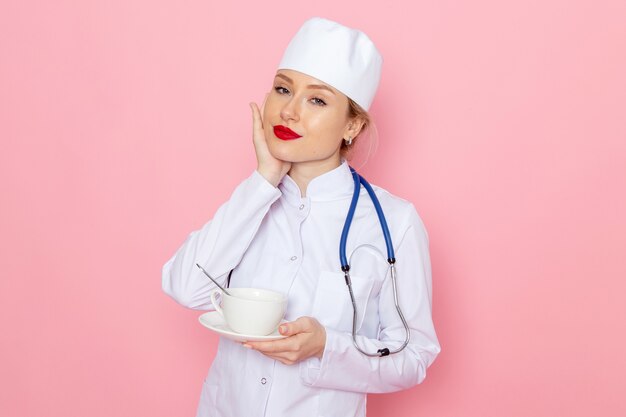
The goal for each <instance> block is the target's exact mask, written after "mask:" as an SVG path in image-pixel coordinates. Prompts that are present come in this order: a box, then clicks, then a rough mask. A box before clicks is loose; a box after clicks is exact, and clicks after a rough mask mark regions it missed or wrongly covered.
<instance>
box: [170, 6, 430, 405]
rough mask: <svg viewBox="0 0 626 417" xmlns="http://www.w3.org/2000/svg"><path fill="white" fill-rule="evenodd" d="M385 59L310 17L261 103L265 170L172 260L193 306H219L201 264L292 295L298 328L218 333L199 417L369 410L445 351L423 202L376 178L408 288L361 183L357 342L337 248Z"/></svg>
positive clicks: (257, 117) (355, 244)
mask: <svg viewBox="0 0 626 417" xmlns="http://www.w3.org/2000/svg"><path fill="white" fill-rule="evenodd" d="M381 65H382V58H381V56H380V54H379V52H378V50H377V49H376V47H375V46H374V44H373V43H372V42H371V40H370V39H369V38H368V37H367V36H366V35H365V34H364V33H363V32H361V31H358V30H355V29H351V28H348V27H345V26H342V25H340V24H338V23H336V22H333V21H330V20H327V19H322V18H312V19H309V20H308V21H306V22H305V23H304V25H303V26H302V27H301V29H300V30H299V31H298V33H297V34H296V36H295V37H294V38H293V39H292V41H291V42H290V44H289V46H288V47H287V50H286V51H285V54H284V56H283V59H282V61H281V63H280V65H279V67H278V70H277V72H276V75H275V77H274V80H273V86H272V89H271V91H270V92H269V93H268V95H267V96H266V99H265V102H264V104H263V106H262V109H261V110H259V108H258V106H257V105H256V104H254V103H251V104H250V106H251V109H252V115H253V143H254V147H255V151H256V156H257V161H258V165H257V169H256V170H254V171H253V172H252V174H251V175H250V176H249V177H248V178H247V179H245V180H244V181H243V182H242V183H241V184H240V185H239V186H237V188H236V189H235V190H234V192H233V194H232V196H231V198H230V199H229V200H228V201H227V202H226V203H224V204H223V205H222V206H221V207H220V208H219V209H218V211H217V212H216V214H215V216H214V218H213V219H212V220H211V221H209V222H208V223H207V224H205V225H204V226H203V227H202V228H201V229H200V230H198V231H195V232H193V233H191V234H190V235H189V237H188V238H187V240H186V241H185V242H184V244H183V245H182V246H181V247H180V249H178V251H177V252H176V254H174V256H173V257H172V258H171V259H170V260H169V261H168V262H167V263H166V264H165V265H164V267H163V290H164V291H165V292H166V293H167V294H169V295H170V296H171V297H173V298H174V299H175V300H176V301H178V302H179V303H180V304H182V305H184V306H186V307H190V308H194V309H199V310H211V309H213V307H212V305H211V303H210V301H209V294H210V293H211V292H212V291H213V290H214V289H215V288H216V287H215V285H214V284H213V283H212V282H211V281H210V280H209V279H208V278H207V277H206V276H205V275H203V273H202V272H201V271H200V270H199V269H198V268H196V263H198V264H200V265H202V266H203V268H204V269H205V270H206V271H207V272H208V273H209V275H211V276H212V277H214V278H216V279H217V280H219V281H220V282H221V283H222V284H223V286H226V285H227V282H228V281H230V286H231V287H261V288H267V289H271V290H275V291H279V292H282V293H284V294H287V296H288V306H287V312H286V315H285V319H286V320H287V321H288V322H287V323H285V324H283V325H281V326H280V328H279V331H280V333H281V334H282V335H284V336H286V337H285V338H282V339H279V340H274V341H262V342H245V343H240V342H235V341H233V340H229V339H227V338H220V342H219V346H218V350H217V354H216V357H215V360H214V361H213V364H212V366H211V369H210V371H209V374H208V376H207V378H206V380H205V382H204V386H203V389H202V393H201V398H200V404H199V406H198V414H197V415H198V416H199V417H205V416H226V417H236V416H242V417H244V416H246V417H247V416H272V417H274V416H298V417H307V416H341V417H346V416H364V415H365V409H366V393H369V392H376V393H381V392H392V391H397V390H401V389H405V388H409V387H411V386H413V385H415V384H418V383H420V382H421V381H423V379H424V378H425V376H426V368H427V367H428V366H429V365H430V364H431V363H432V362H433V361H434V359H435V357H436V356H437V354H438V353H439V351H440V347H439V343H438V340H437V336H436V334H435V330H434V327H433V323H432V319H431V299H432V295H431V269H430V260H429V254H428V236H427V234H426V230H425V228H424V225H423V223H422V221H421V219H420V217H419V216H418V214H417V212H416V210H415V208H414V206H413V205H412V204H411V203H409V202H407V201H405V200H402V199H400V198H398V197H395V196H393V195H391V194H390V193H389V192H387V191H385V190H384V189H382V188H380V187H376V186H373V191H374V193H375V195H376V196H377V198H378V200H379V201H380V205H381V207H382V209H383V211H384V214H385V217H386V222H387V224H388V228H389V231H390V237H391V242H392V243H393V249H394V250H395V256H396V258H397V261H396V262H395V264H394V267H395V270H396V271H397V274H396V275H397V280H396V281H397V292H395V291H394V285H395V284H394V280H392V277H391V274H390V265H389V263H387V259H386V258H387V257H388V256H387V246H386V244H385V239H384V238H383V233H382V231H381V223H380V221H379V218H378V216H377V213H376V210H375V206H374V204H373V202H372V200H371V199H370V198H369V196H368V193H367V191H366V190H365V189H364V188H360V194H359V196H360V198H359V200H358V204H357V205H356V208H355V212H354V217H353V220H352V223H351V226H350V232H349V234H348V236H347V242H346V257H349V261H350V262H349V264H350V270H349V273H350V277H351V285H352V293H353V296H354V300H355V304H356V307H357V312H358V314H357V318H356V322H355V324H354V330H355V335H354V340H353V304H352V302H351V295H350V292H349V290H348V287H347V285H346V280H345V274H344V272H342V269H341V266H342V265H341V262H340V261H339V251H338V249H339V246H340V240H341V235H342V230H343V228H344V224H345V221H346V215H347V213H348V210H349V207H350V205H351V201H352V199H353V193H354V190H355V182H354V177H353V174H352V173H351V170H350V167H349V166H348V162H347V161H346V160H345V155H346V151H347V150H348V149H349V148H350V147H352V146H354V144H355V143H357V142H358V138H359V136H360V135H361V134H362V132H363V131H364V130H365V129H366V128H367V127H368V125H369V124H370V117H369V115H368V114H367V110H368V109H369V107H370V104H371V102H372V100H373V98H374V95H375V92H376V90H377V87H378V82H379V78H380V68H381ZM231 271H232V274H231ZM229 276H230V280H229V279H228V277H229ZM396 298H397V301H398V305H399V306H400V308H401V311H402V315H403V317H401V316H400V314H399V313H398V310H397V308H396V304H395V301H394V300H395V299H396ZM403 321H405V322H406V327H405V325H404V323H403ZM407 327H408V329H409V331H408V332H407V331H406V328H407ZM407 333H408V334H407ZM408 336H410V338H408ZM407 339H408V342H407ZM403 346H404V349H401V350H400V348H402V347H403ZM357 347H358V348H357ZM385 349H388V351H389V352H390V353H391V354H389V355H386V351H385ZM397 350H400V351H399V352H395V351H397ZM363 352H365V353H370V354H369V355H368V354H365V353H363ZM381 353H382V355H384V356H380V355H381ZM385 355H386V356H385Z"/></svg>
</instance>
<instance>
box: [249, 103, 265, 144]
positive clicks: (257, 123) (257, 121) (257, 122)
mask: <svg viewBox="0 0 626 417" xmlns="http://www.w3.org/2000/svg"><path fill="white" fill-rule="evenodd" d="M250 107H251V108H252V130H253V132H254V135H253V139H256V138H257V137H259V135H262V134H263V121H262V120H261V114H260V113H259V107H258V106H257V104H256V103H250Z"/></svg>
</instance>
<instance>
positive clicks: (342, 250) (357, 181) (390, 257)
mask: <svg viewBox="0 0 626 417" xmlns="http://www.w3.org/2000/svg"><path fill="white" fill-rule="evenodd" d="M350 172H351V173H352V178H353V180H354V193H353V194H352V201H351V202H350V208H349V209H348V215H347V216H346V221H345V223H344V225H343V230H342V232H341V240H340V242H339V258H340V261H341V270H342V271H343V273H344V278H345V280H346V285H347V286H348V291H349V293H350V300H351V301H352V311H353V314H352V343H353V344H354V347H355V348H356V349H357V350H358V351H359V352H361V353H362V354H364V355H366V356H371V357H376V356H379V357H380V356H388V355H392V354H394V353H398V352H400V351H401V350H403V349H404V348H405V347H406V346H407V345H408V344H409V341H410V340H411V332H410V329H409V325H408V324H407V322H406V319H405V318H404V315H403V314H402V310H400V305H399V304H398V290H397V286H396V266H395V263H396V258H395V253H394V250H393V243H392V242H391V234H390V232H389V227H388V226H387V221H386V219H385V215H384V213H383V209H382V207H381V205H380V202H379V201H378V197H376V194H375V193H374V190H373V189H372V186H371V185H370V184H369V183H368V182H367V181H366V180H365V178H363V177H362V176H360V175H359V174H358V173H357V172H356V170H355V169H354V168H352V167H350ZM361 185H363V187H364V188H365V190H366V191H367V193H368V194H369V196H370V198H371V200H372V203H373V204H374V208H375V209H376V214H377V215H378V220H379V223H380V226H381V229H382V232H383V236H384V237H385V246H386V247H387V262H388V263H389V269H390V273H391V283H392V287H393V298H394V303H395V306H396V311H397V312H398V315H399V316H400V320H402V324H403V325H404V330H405V332H406V337H405V340H404V343H403V344H402V345H401V346H400V347H399V348H398V349H395V350H393V351H392V350H389V348H383V349H378V351H377V352H376V353H369V352H366V351H364V350H363V349H361V348H360V347H359V345H358V343H357V341H356V322H357V316H358V314H357V305H356V301H355V299H354V293H353V291H352V280H351V279H350V263H349V262H348V259H347V257H346V243H347V241H348V232H349V231H350V225H351V224H352V219H353V217H354V213H355V211H356V206H357V203H358V200H359V194H360V192H361ZM352 253H353V254H354V252H352ZM381 255H382V254H381ZM351 258H352V257H351Z"/></svg>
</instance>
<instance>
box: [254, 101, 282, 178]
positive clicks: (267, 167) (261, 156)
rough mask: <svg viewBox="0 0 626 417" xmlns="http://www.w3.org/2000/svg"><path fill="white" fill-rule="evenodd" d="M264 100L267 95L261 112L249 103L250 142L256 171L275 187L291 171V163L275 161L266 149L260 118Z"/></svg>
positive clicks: (261, 118) (261, 119)
mask: <svg viewBox="0 0 626 417" xmlns="http://www.w3.org/2000/svg"><path fill="white" fill-rule="evenodd" d="M266 100H267V94H266V95H265V99H264V100H263V105H262V106H261V110H259V107H258V106H257V105H256V103H250V108H251V109H252V141H253V143H254V150H255V152H256V160H257V171H259V174H261V175H263V177H264V178H265V179H266V180H267V181H269V182H270V183H271V184H272V185H273V186H274V187H276V186H277V185H278V183H279V182H280V180H281V179H282V178H283V177H284V176H285V174H287V172H289V169H291V162H285V161H281V160H280V159H276V158H275V157H274V156H273V155H272V154H271V153H270V150H269V148H268V147H267V141H266V140H265V131H264V130H263V117H262V115H263V109H264V108H265V101H266Z"/></svg>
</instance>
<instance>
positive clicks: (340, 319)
mask: <svg viewBox="0 0 626 417" xmlns="http://www.w3.org/2000/svg"><path fill="white" fill-rule="evenodd" d="M350 278H351V280H352V291H353V293H354V299H355V303H356V305H357V320H356V330H357V332H358V331H359V329H360V328H361V325H362V324H363V318H364V317H365V311H366V309H367V304H368V301H369V298H370V295H371V292H372V287H373V285H374V280H373V279H370V278H365V277H359V276H351V277H350ZM313 317H315V318H316V319H317V320H318V321H319V322H320V323H322V324H323V325H324V326H326V327H329V328H331V329H335V330H339V331H342V332H349V333H351V332H352V319H353V308H352V301H351V299H350V292H349V290H348V286H347V285H346V281H345V278H344V275H343V272H327V271H323V272H322V273H321V274H320V277H319V280H318V284H317V288H316V290H315V300H314V302H313Z"/></svg>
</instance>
